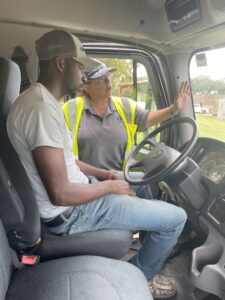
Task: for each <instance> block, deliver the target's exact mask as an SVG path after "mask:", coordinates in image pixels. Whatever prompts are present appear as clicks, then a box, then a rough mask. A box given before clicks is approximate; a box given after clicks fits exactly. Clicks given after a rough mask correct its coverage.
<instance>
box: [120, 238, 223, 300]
mask: <svg viewBox="0 0 225 300" xmlns="http://www.w3.org/2000/svg"><path fill="white" fill-rule="evenodd" d="M139 248H140V244H139V242H138V240H134V242H133V245H132V247H131V249H130V251H129V253H128V254H127V255H126V256H124V257H123V260H126V261H128V260H129V259H130V258H131V257H132V256H133V255H135V254H136V253H137V251H138V249H139ZM191 252H192V251H191V249H182V247H181V249H180V250H179V254H178V255H177V256H175V257H174V258H172V259H169V260H168V261H167V262H166V263H165V265H164V267H163V269H162V271H161V273H163V274H165V275H167V276H172V277H174V278H175V279H176V283H177V294H176V296H174V297H172V298H169V299H170V300H220V298H218V297H216V296H214V295H209V294H208V293H206V292H204V291H201V290H199V289H197V288H196V287H194V286H193V285H192V283H191V282H190V280H189V276H188V273H189V268H190V265H191Z"/></svg>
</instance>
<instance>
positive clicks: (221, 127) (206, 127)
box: [196, 114, 225, 142]
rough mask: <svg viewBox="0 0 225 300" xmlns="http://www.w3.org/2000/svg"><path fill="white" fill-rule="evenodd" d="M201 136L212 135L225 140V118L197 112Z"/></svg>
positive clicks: (211, 136)
mask: <svg viewBox="0 0 225 300" xmlns="http://www.w3.org/2000/svg"><path fill="white" fill-rule="evenodd" d="M196 121H197V123H198V126H199V136H201V137H210V138H214V139H218V140H220V141H223V142H225V120H220V119H218V118H217V117H215V116H207V115H201V114H196Z"/></svg>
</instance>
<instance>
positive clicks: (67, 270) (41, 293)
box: [5, 256, 152, 300]
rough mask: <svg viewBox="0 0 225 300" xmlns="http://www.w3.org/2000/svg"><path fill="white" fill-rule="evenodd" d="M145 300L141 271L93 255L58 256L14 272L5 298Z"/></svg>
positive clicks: (147, 298) (145, 282) (148, 296)
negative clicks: (52, 259)
mask: <svg viewBox="0 0 225 300" xmlns="http://www.w3.org/2000/svg"><path fill="white" fill-rule="evenodd" d="M15 299H16V300H30V299H32V300H58V299H60V300H67V299H68V300H69V299H79V300H82V299H85V300H89V299H90V300H100V299H107V300H117V299H118V300H145V299H146V300H149V299H152V298H151V296H150V291H149V288H148V284H147V281H146V279H145V277H144V275H143V273H142V272H141V271H140V270H139V269H137V268H136V267H134V266H133V265H131V264H129V263H127V262H123V261H117V260H113V259H108V258H103V257H97V256H79V257H70V258H62V259H59V260H54V261H49V262H46V263H41V264H39V265H36V266H33V267H29V268H26V269H22V270H18V271H16V272H14V274H13V276H12V280H11V283H10V286H9V290H8V293H7V295H6V299H5V300H15Z"/></svg>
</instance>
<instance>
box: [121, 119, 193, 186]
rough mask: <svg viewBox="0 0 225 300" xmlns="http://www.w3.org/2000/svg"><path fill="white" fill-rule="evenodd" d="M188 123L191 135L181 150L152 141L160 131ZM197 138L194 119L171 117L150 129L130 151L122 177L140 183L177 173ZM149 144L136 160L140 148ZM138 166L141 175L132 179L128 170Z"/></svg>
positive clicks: (158, 179)
mask: <svg viewBox="0 0 225 300" xmlns="http://www.w3.org/2000/svg"><path fill="white" fill-rule="evenodd" d="M180 123H185V124H190V125H191V126H192V129H193V131H192V136H191V138H190V140H189V141H188V142H187V144H186V145H185V147H184V149H183V150H182V152H179V151H178V150H175V149H173V148H171V147H169V146H166V145H165V144H163V143H159V142H156V141H154V140H153V139H152V138H153V137H154V136H155V135H156V134H158V133H159V132H161V131H162V130H164V129H166V128H169V127H171V126H173V125H175V124H180ZM197 138H198V126H197V123H196V121H195V120H193V119H191V118H188V117H183V118H177V119H172V120H170V121H168V122H166V123H164V124H163V125H161V126H160V127H158V128H157V129H155V130H154V131H152V132H151V133H150V134H149V135H148V136H147V137H145V138H144V139H143V140H142V141H141V142H140V144H139V145H138V146H137V147H136V148H135V149H134V150H133V151H132V152H131V153H130V155H129V157H128V159H127V162H126V165H125V169H124V177H125V179H126V180H127V181H128V182H129V183H130V184H136V185H142V184H146V183H150V182H158V181H161V180H163V179H165V178H166V177H167V176H169V175H174V174H176V173H178V172H179V171H180V170H181V169H183V167H185V165H186V160H185V158H186V157H187V156H188V154H189V153H190V151H191V150H192V149H193V147H194V145H195V143H196V141H197ZM146 145H150V147H149V148H150V150H149V151H148V153H147V154H145V156H144V158H142V159H140V160H136V159H135V157H136V156H137V154H138V153H139V152H140V150H141V149H142V148H143V147H144V146H146ZM137 167H140V168H142V169H143V170H144V173H143V176H142V177H141V178H139V179H135V180H134V179H132V178H131V177H130V175H129V172H130V170H131V169H132V168H137Z"/></svg>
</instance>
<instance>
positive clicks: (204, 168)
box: [191, 138, 225, 184]
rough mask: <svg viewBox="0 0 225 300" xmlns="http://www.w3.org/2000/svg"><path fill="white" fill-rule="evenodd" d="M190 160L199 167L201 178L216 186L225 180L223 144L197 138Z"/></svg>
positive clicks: (224, 150) (224, 151)
mask: <svg viewBox="0 0 225 300" xmlns="http://www.w3.org/2000/svg"><path fill="white" fill-rule="evenodd" d="M191 158H192V159H193V160H194V161H195V162H196V163H197V164H198V166H199V167H200V169H201V173H202V176H203V177H205V178H207V179H209V180H210V181H212V182H214V183H216V184H220V183H221V182H222V181H224V180H225V143H223V142H221V141H218V140H213V139H209V138H199V139H198V142H197V144H196V145H195V147H194V150H193V151H192V153H191Z"/></svg>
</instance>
